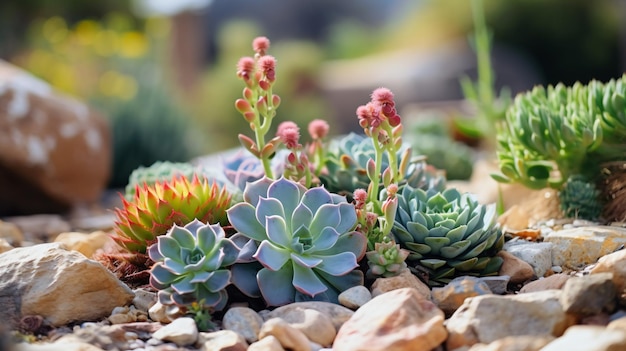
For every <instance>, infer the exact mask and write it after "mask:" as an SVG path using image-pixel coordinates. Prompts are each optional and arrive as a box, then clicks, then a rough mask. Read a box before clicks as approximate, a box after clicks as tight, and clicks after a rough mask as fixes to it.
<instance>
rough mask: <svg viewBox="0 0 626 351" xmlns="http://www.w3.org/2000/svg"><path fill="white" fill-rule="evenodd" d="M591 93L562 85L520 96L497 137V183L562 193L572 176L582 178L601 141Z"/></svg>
mask: <svg viewBox="0 0 626 351" xmlns="http://www.w3.org/2000/svg"><path fill="white" fill-rule="evenodd" d="M589 91H590V89H589V88H588V87H587V86H585V85H582V84H580V83H576V84H574V85H573V86H572V87H566V86H564V85H563V84H558V85H556V86H548V88H547V89H546V88H544V87H542V86H537V87H535V88H534V89H533V90H532V91H531V92H528V93H525V94H520V95H518V96H517V97H516V98H515V101H514V103H513V105H512V106H511V107H510V108H509V109H508V110H507V113H506V119H505V125H504V127H503V128H501V130H500V131H499V133H498V159H499V161H500V171H501V172H502V174H500V175H495V176H494V178H495V179H496V180H498V181H502V182H511V181H516V182H520V183H522V184H524V185H525V186H527V187H529V188H533V189H540V188H544V187H548V186H550V187H553V188H555V189H560V188H561V186H562V185H563V183H565V181H566V180H567V178H568V177H569V176H570V175H574V174H579V173H581V172H582V171H583V168H585V167H584V163H585V161H586V160H588V157H587V156H588V155H589V154H590V153H591V152H593V151H594V150H596V149H598V147H599V146H600V145H601V144H602V140H603V129H602V123H601V120H600V118H599V116H600V115H601V114H602V112H601V111H600V110H599V109H598V107H597V106H595V105H594V102H593V100H594V99H593V98H592V97H591V95H590V94H589ZM554 171H558V172H554Z"/></svg>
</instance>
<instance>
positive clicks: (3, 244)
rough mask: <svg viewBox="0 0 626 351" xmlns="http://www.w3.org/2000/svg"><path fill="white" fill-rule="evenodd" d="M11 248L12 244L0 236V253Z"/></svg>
mask: <svg viewBox="0 0 626 351" xmlns="http://www.w3.org/2000/svg"><path fill="white" fill-rule="evenodd" d="M11 249H13V246H12V245H11V244H9V242H8V241H6V239H2V238H0V254H1V253H3V252H7V251H9V250H11Z"/></svg>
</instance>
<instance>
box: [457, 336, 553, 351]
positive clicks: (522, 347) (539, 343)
mask: <svg viewBox="0 0 626 351" xmlns="http://www.w3.org/2000/svg"><path fill="white" fill-rule="evenodd" d="M554 339H555V338H554V337H553V336H540V337H537V336H535V335H522V336H507V337H504V338H502V339H498V340H496V341H494V342H492V343H490V344H488V345H486V344H475V345H473V346H472V347H471V348H469V351H539V350H541V348H542V347H544V346H546V345H547V344H549V343H550V342H551V341H552V340H554Z"/></svg>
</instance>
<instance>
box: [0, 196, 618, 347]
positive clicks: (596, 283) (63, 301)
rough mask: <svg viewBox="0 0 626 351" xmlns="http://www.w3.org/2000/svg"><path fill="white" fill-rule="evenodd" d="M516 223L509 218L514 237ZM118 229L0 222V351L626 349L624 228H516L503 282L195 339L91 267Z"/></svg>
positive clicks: (323, 308) (280, 314)
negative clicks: (109, 232) (114, 231)
mask: <svg viewBox="0 0 626 351" xmlns="http://www.w3.org/2000/svg"><path fill="white" fill-rule="evenodd" d="M111 205H112V206H113V205H114V204H111ZM517 212H518V213H517V214H515V213H516V212H515V211H511V212H510V213H509V215H508V216H505V217H503V219H504V220H506V222H508V223H509V225H508V226H507V228H508V227H510V226H512V224H513V223H516V222H519V221H520V213H519V212H520V211H517ZM511 213H512V214H511ZM513 217H515V218H513ZM522 217H523V216H522ZM113 218H114V217H113V214H112V213H111V212H110V211H108V210H98V209H83V210H81V211H75V212H74V213H73V215H71V216H65V217H62V216H57V215H36V216H24V217H7V218H4V219H3V221H0V252H3V253H2V254H0V320H2V321H4V323H3V324H2V326H0V329H2V337H1V340H2V341H1V342H0V350H13V351H18V350H256V351H259V350H293V351H299V350H331V349H332V350H387V351H389V350H407V351H409V350H410V351H415V350H448V351H452V350H471V351H478V350H490V351H495V350H501V351H504V350H526V351H530V350H585V351H590V350H591V351H594V350H598V351H600V350H625V349H626V250H622V248H623V246H624V243H626V229H625V228H622V227H621V226H619V224H615V225H613V226H602V225H599V224H595V223H589V222H583V221H572V220H552V221H548V222H544V223H540V224H537V225H535V226H534V228H533V229H528V228H527V229H525V230H508V229H507V230H508V232H509V234H508V238H509V240H508V241H507V243H506V245H505V249H504V250H503V251H502V252H500V254H499V255H500V256H501V257H502V258H503V259H504V264H503V266H502V269H501V271H500V275H499V276H495V277H485V278H475V277H460V278H457V279H456V280H454V281H452V282H451V283H450V284H449V285H447V286H445V287H442V288H433V289H429V288H428V286H427V285H425V284H424V283H422V282H421V281H420V280H419V279H418V278H416V277H415V276H414V275H412V274H410V273H409V272H408V271H405V272H404V273H403V274H402V275H400V276H398V277H393V278H380V279H378V280H376V281H375V282H374V283H373V284H372V285H371V286H370V287H369V288H366V287H356V288H353V289H350V290H348V291H346V292H344V294H342V296H341V298H340V301H341V304H342V305H341V306H340V305H334V304H329V303H321V302H306V303H294V304H291V305H287V306H283V307H280V308H276V309H274V310H271V311H270V310H261V311H255V310H253V309H252V308H249V307H248V306H246V305H244V304H238V305H233V306H230V307H229V308H227V310H226V312H225V313H223V314H222V315H219V316H216V320H215V321H214V322H215V326H214V327H215V328H214V331H210V332H200V331H198V329H197V327H196V324H195V323H194V321H193V319H191V318H189V317H179V318H177V319H174V320H173V321H172V320H170V319H169V318H168V317H167V316H165V314H164V311H163V308H162V306H161V305H160V304H158V303H156V295H155V293H154V291H151V290H150V289H149V288H136V289H134V290H133V289H131V288H129V286H127V285H126V284H124V283H122V282H121V281H120V280H118V279H117V278H116V277H115V276H114V275H113V274H112V273H111V272H109V271H108V270H107V269H106V268H105V267H104V266H102V265H101V264H99V263H97V262H96V261H94V260H91V259H88V258H90V257H92V256H93V255H94V253H95V252H96V251H97V250H98V249H100V248H102V247H104V246H105V245H108V244H110V239H109V238H108V236H107V234H106V231H107V230H109V229H110V227H111V226H112V224H113ZM521 219H522V222H523V220H524V218H521ZM505 225H507V224H506V223H505ZM217 317H219V318H217Z"/></svg>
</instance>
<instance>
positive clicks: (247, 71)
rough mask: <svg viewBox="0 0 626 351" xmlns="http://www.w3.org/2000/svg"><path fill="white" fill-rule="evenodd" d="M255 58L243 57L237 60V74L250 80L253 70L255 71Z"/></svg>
mask: <svg viewBox="0 0 626 351" xmlns="http://www.w3.org/2000/svg"><path fill="white" fill-rule="evenodd" d="M254 65H255V63H254V59H253V58H252V57H242V58H240V59H239V62H237V76H239V77H241V78H242V79H243V80H245V81H248V80H250V77H251V74H252V72H254Z"/></svg>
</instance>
